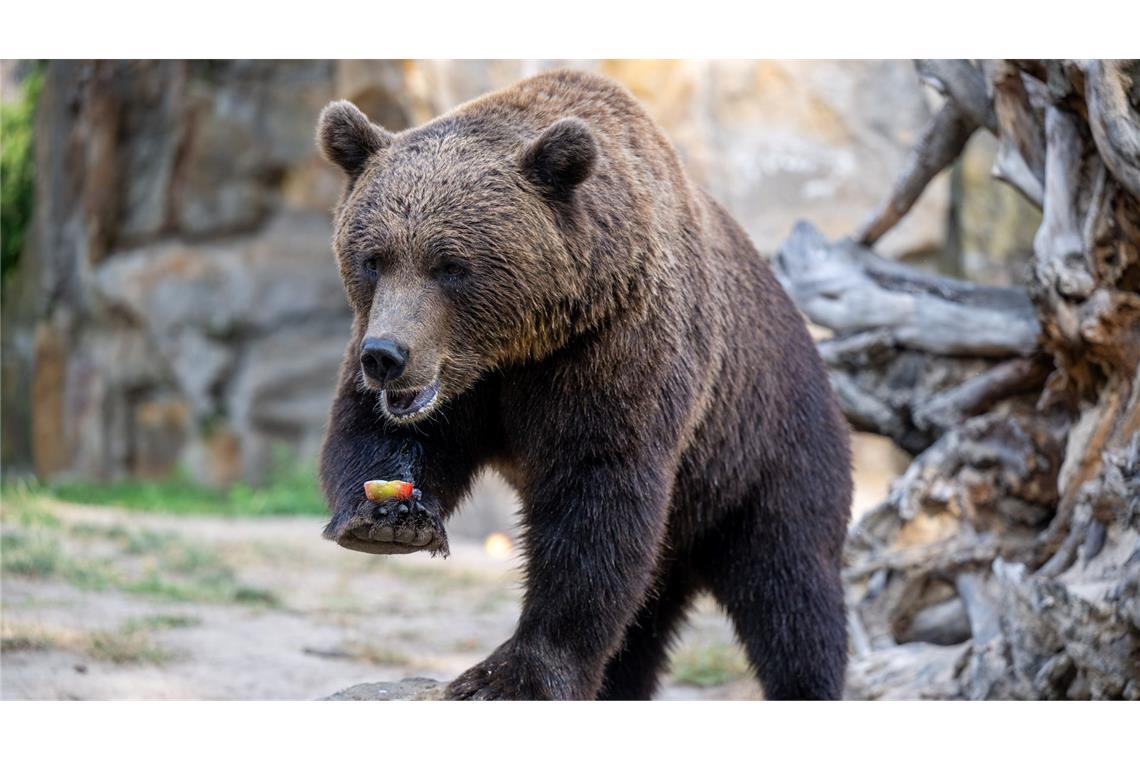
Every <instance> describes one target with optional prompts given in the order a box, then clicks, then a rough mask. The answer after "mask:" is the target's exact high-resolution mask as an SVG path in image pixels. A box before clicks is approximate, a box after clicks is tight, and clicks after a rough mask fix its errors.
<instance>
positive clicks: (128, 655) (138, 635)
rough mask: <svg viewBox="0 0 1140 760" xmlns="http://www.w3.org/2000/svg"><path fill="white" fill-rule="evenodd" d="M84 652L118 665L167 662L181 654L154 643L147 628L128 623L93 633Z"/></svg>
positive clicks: (161, 663) (163, 663)
mask: <svg viewBox="0 0 1140 760" xmlns="http://www.w3.org/2000/svg"><path fill="white" fill-rule="evenodd" d="M83 651H84V652H86V654H87V655H88V656H90V657H92V658H94V659H96V660H103V661H104V662H111V663H114V664H116V665H165V664H166V663H168V662H171V661H172V660H175V659H177V657H178V654H177V653H176V652H174V651H172V650H170V649H167V648H166V647H163V646H159V645H158V644H156V643H154V641H152V640H151V637H150V634H149V633H148V632H147V631H146V630H143V629H138V628H128V627H126V626H124V627H123V628H120V629H118V630H114V631H97V632H95V633H92V634H91V636H90V638H89V639H88V641H87V642H86V645H85V646H84V647H83Z"/></svg>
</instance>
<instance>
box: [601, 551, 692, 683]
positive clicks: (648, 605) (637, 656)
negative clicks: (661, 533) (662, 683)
mask: <svg viewBox="0 0 1140 760" xmlns="http://www.w3.org/2000/svg"><path fill="white" fill-rule="evenodd" d="M695 591H696V584H695V583H694V582H693V580H692V578H691V576H690V575H689V574H688V573H687V572H686V571H685V570H684V569H683V568H681V567H678V566H677V565H676V564H670V565H669V566H668V569H666V570H665V571H664V572H662V573H661V574H660V575H659V577H658V580H657V581H656V582H655V583H654V586H653V589H652V590H650V592H649V594H648V595H647V597H646V599H645V601H644V602H643V603H642V605H641V609H640V610H639V611H638V613H637V617H635V618H634V621H633V622H632V623H630V625H629V628H627V629H626V632H625V637H624V638H623V639H622V645H621V648H620V649H619V650H618V651H617V652H616V653H614V656H613V657H611V658H610V661H609V662H608V663H607V664H606V671H605V676H604V679H603V682H602V690H601V691H600V692H599V693H598V699H650V698H651V697H652V696H653V692H654V691H656V690H657V681H658V679H659V677H660V675H661V670H662V669H663V667H664V666H665V664H666V659H667V655H668V653H669V645H670V644H671V643H672V641H673V638H674V636H675V634H676V632H677V628H678V627H679V626H680V624H681V623H682V622H683V621H684V619H685V613H686V612H687V611H688V608H689V603H690V601H691V600H692V598H693V594H694V592H695Z"/></svg>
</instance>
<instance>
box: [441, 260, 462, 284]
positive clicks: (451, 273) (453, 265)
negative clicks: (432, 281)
mask: <svg viewBox="0 0 1140 760" xmlns="http://www.w3.org/2000/svg"><path fill="white" fill-rule="evenodd" d="M436 271H437V272H438V273H439V276H440V277H442V278H443V279H445V280H450V281H455V280H458V279H459V278H461V277H463V275H465V274H467V267H465V266H464V265H463V264H462V263H461V262H459V261H456V260H455V259H447V260H445V261H443V262H442V263H441V264H440V265H439V266H438V267H437V268H436Z"/></svg>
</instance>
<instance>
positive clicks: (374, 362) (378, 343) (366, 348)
mask: <svg viewBox="0 0 1140 760" xmlns="http://www.w3.org/2000/svg"><path fill="white" fill-rule="evenodd" d="M407 364H408V349H407V348H405V347H404V346H403V345H401V344H399V343H397V342H396V341H394V340H392V339H391V338H365V339H364V342H363V343H361V344H360V366H361V367H362V368H363V369H364V374H366V375H368V377H370V378H372V379H373V380H375V381H376V382H378V383H387V382H391V381H392V380H395V379H396V378H397V377H399V376H400V375H402V374H404V367H406V366H407Z"/></svg>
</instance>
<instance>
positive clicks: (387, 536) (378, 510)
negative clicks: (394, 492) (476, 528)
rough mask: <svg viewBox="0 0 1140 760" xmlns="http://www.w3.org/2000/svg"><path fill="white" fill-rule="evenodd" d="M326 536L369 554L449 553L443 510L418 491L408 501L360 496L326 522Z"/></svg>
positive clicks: (349, 547)
mask: <svg viewBox="0 0 1140 760" xmlns="http://www.w3.org/2000/svg"><path fill="white" fill-rule="evenodd" d="M324 537H325V538H327V539H329V540H330V541H336V542H337V543H338V544H340V545H341V546H343V547H344V548H346V549H353V550H355V551H359V552H367V553H369V554H410V553H412V552H420V551H427V552H431V553H432V554H443V555H444V556H445V557H446V556H447V553H448V548H447V531H446V530H445V529H444V527H443V520H442V519H440V516H439V510H437V509H433V508H432V507H431V505H430V504H429V503H427V502H425V501H424V498H423V496H422V495H420V494H419V492H416V495H415V496H414V497H413V498H412V499H410V500H406V501H390V502H385V503H380V504H377V503H376V502H372V501H367V500H363V499H362V500H360V501H359V502H358V503H356V504H354V505H352V506H351V507H349V508H347V509H342V510H339V511H338V512H337V513H336V516H334V517H333V519H332V520H331V521H330V522H329V524H328V525H327V526H325V531H324Z"/></svg>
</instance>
